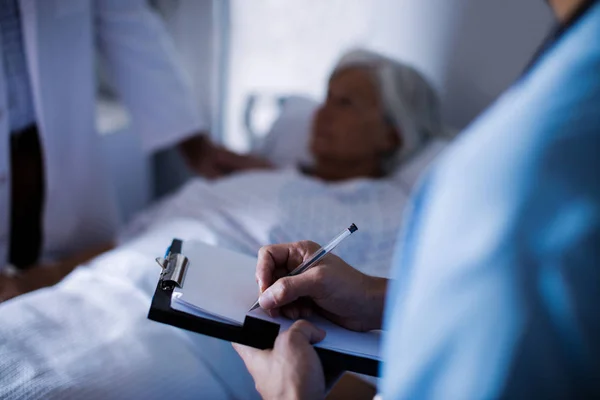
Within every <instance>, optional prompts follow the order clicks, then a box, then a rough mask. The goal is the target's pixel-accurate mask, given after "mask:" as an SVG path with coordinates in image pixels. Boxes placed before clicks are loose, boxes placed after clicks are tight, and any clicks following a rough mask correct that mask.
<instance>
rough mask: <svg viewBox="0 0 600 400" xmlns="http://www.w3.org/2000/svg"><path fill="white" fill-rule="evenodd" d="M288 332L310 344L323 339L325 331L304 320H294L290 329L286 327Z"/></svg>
mask: <svg viewBox="0 0 600 400" xmlns="http://www.w3.org/2000/svg"><path fill="white" fill-rule="evenodd" d="M288 332H289V335H291V336H293V337H294V338H299V339H301V340H303V341H306V342H308V343H310V344H315V343H319V342H320V341H322V340H323V339H325V331H324V330H322V329H320V328H317V327H316V326H315V325H313V324H311V323H310V322H308V321H306V320H300V321H296V322H294V324H293V325H292V326H291V327H290V329H288Z"/></svg>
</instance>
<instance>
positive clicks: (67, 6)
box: [53, 0, 90, 17]
mask: <svg viewBox="0 0 600 400" xmlns="http://www.w3.org/2000/svg"><path fill="white" fill-rule="evenodd" d="M53 1H54V13H55V15H56V16H57V17H66V16H70V15H73V14H77V13H80V12H82V11H84V10H85V9H86V8H90V2H89V0H53Z"/></svg>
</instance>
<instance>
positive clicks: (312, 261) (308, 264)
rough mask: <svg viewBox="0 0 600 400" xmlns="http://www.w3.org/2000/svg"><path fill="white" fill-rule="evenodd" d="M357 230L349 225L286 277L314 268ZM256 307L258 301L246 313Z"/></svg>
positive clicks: (354, 226)
mask: <svg viewBox="0 0 600 400" xmlns="http://www.w3.org/2000/svg"><path fill="white" fill-rule="evenodd" d="M357 230H358V228H357V227H356V225H354V224H352V225H350V227H349V228H347V229H344V230H343V231H342V232H340V234H339V235H337V236H336V237H334V238H333V239H332V240H331V241H330V242H329V243H328V244H326V245H325V246H323V247H321V248H320V249H319V250H317V251H315V252H314V253H313V254H311V256H310V257H308V258H307V259H306V260H305V261H304V262H303V263H302V264H300V265H298V266H297V267H296V268H294V270H293V271H292V272H290V273H289V274H287V276H296V275H300V274H301V273H303V272H304V271H306V270H308V269H310V268H312V267H314V266H315V265H316V264H317V263H318V262H319V261H321V259H322V258H323V257H325V256H326V255H327V254H329V253H330V252H331V251H332V250H333V249H335V247H336V246H337V245H338V244H340V242H341V241H342V240H344V239H346V238H347V237H348V236H350V235H352V234H353V233H354V232H356V231H357ZM258 307H259V304H258V300H256V302H255V303H254V304H253V305H252V307H250V309H249V310H248V312H250V311H252V310H255V309H257V308H258Z"/></svg>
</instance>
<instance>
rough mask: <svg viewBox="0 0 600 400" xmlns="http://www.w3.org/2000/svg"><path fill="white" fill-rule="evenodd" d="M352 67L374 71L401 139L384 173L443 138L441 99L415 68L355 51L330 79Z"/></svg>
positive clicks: (388, 115) (338, 65) (341, 61)
mask: <svg viewBox="0 0 600 400" xmlns="http://www.w3.org/2000/svg"><path fill="white" fill-rule="evenodd" d="M353 67H356V68H365V69H367V70H368V71H371V72H372V74H373V77H374V79H375V82H376V84H377V86H378V88H379V94H380V96H381V100H382V104H383V107H384V111H385V116H386V118H388V119H389V121H390V123H391V124H392V125H393V126H394V127H395V128H396V129H397V131H398V132H399V133H400V135H401V136H402V146H401V148H399V149H398V151H396V152H395V153H394V154H391V155H389V156H388V157H387V158H386V160H385V161H384V166H383V168H384V172H385V173H390V172H392V171H393V170H394V169H395V168H396V167H398V166H399V165H400V164H401V163H403V162H404V161H406V160H407V159H409V158H410V157H412V156H413V155H415V154H416V153H417V152H419V151H420V150H421V149H422V148H423V147H424V146H425V145H426V144H427V142H428V141H429V140H430V139H433V138H435V137H441V136H443V135H444V130H443V128H442V123H441V116H440V105H439V99H438V96H437V94H436V92H435V90H434V89H433V87H432V86H431V85H430V84H429V82H427V80H426V79H425V78H424V77H423V76H422V75H421V74H420V73H419V72H418V71H417V70H416V69H414V68H412V67H410V66H408V65H405V64H402V63H400V62H398V61H395V60H393V59H391V58H388V57H385V56H383V55H381V54H378V53H375V52H372V51H369V50H364V49H356V50H352V51H349V52H347V53H346V54H344V55H343V56H342V57H341V58H340V60H339V61H338V63H337V64H336V66H335V68H334V69H333V72H332V74H331V76H332V77H333V76H334V75H335V74H337V73H338V72H340V71H342V70H344V69H347V68H353Z"/></svg>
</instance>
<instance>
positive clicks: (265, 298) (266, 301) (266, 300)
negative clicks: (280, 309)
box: [258, 288, 275, 310]
mask: <svg viewBox="0 0 600 400" xmlns="http://www.w3.org/2000/svg"><path fill="white" fill-rule="evenodd" d="M272 292H273V291H272V290H271V288H269V289H267V290H265V291H264V292H263V293H262V294H261V295H260V298H259V299H258V302H259V304H260V306H261V307H262V308H265V309H267V310H268V309H271V308H273V306H274V305H275V298H274V297H273V293H272Z"/></svg>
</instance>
